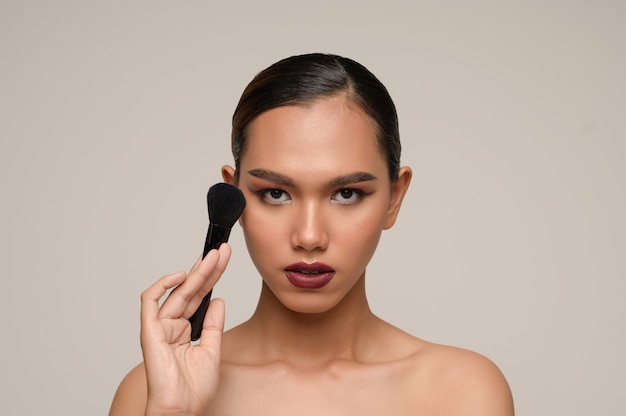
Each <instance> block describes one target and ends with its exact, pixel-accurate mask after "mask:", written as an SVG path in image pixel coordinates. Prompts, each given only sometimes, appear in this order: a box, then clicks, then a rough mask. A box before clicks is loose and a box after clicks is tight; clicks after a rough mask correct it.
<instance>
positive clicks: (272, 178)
mask: <svg viewBox="0 0 626 416" xmlns="http://www.w3.org/2000/svg"><path fill="white" fill-rule="evenodd" d="M248 174H249V175H251V176H254V177H255V178H259V179H263V180H266V181H268V182H273V183H275V184H277V185H282V186H290V187H293V186H295V182H294V181H293V179H291V178H290V177H289V176H286V175H283V174H281V173H278V172H274V171H271V170H267V169H251V170H249V171H248ZM376 179H378V178H376V176H374V175H372V174H371V173H368V172H353V173H349V174H347V175H342V176H338V177H336V178H334V179H332V180H331V181H330V182H329V183H328V185H329V187H338V186H346V185H352V184H355V183H359V182H367V181H374V180H376Z"/></svg>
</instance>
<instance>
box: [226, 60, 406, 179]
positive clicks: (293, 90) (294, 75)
mask: <svg viewBox="0 0 626 416" xmlns="http://www.w3.org/2000/svg"><path fill="white" fill-rule="evenodd" d="M341 94H344V95H345V96H346V98H347V99H348V101H349V102H350V103H352V104H354V105H356V106H357V107H358V108H359V109H361V110H362V111H363V112H364V113H365V114H367V115H368V116H369V117H370V118H371V119H372V120H373V121H374V122H375V124H376V127H377V138H378V143H379V146H380V149H381V152H382V153H383V155H384V156H385V159H386V161H387V166H388V169H389V177H390V179H391V180H392V181H395V180H396V178H397V175H398V170H399V168H400V134H399V130H398V117H397V113H396V109H395V105H394V103H393V101H392V100H391V97H390V96H389V93H388V92H387V89H386V88H385V86H384V85H383V84H382V83H381V82H380V81H379V80H378V79H377V78H376V77H375V76H374V74H372V73H371V72H370V71H369V70H367V68H365V67H364V66H363V65H361V64H359V63H357V62H355V61H353V60H351V59H348V58H343V57H340V56H336V55H327V54H307V55H299V56H293V57H290V58H286V59H283V60H281V61H279V62H277V63H275V64H273V65H272V66H270V67H268V68H267V69H265V70H263V71H262V72H260V73H259V74H258V75H257V76H256V77H255V78H254V79H253V80H252V82H250V84H248V86H247V88H246V89H245V90H244V92H243V94H242V96H241V99H240V101H239V104H238V105H237V108H236V110H235V113H234V115H233V130H232V151H233V156H234V159H235V169H236V172H237V174H238V172H239V165H240V159H241V157H242V156H243V154H244V153H245V151H246V139H247V134H248V126H249V125H250V123H251V122H252V121H253V120H254V119H256V118H257V117H258V116H259V115H260V114H262V113H264V112H266V111H268V110H271V109H274V108H277V107H282V106H287V105H296V106H306V105H309V104H311V103H312V102H313V101H315V100H317V99H320V98H324V97H331V96H335V95H341Z"/></svg>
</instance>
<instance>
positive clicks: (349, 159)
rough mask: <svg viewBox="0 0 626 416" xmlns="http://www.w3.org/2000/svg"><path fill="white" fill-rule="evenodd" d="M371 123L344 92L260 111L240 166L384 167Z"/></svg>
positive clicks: (289, 170)
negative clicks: (294, 104) (340, 94)
mask: <svg viewBox="0 0 626 416" xmlns="http://www.w3.org/2000/svg"><path fill="white" fill-rule="evenodd" d="M376 133H377V126H376V123H375V122H374V121H373V120H372V119H371V118H370V117H369V116H368V115H367V114H366V113H365V112H363V111H362V110H361V109H360V108H358V106H356V105H355V104H353V103H351V102H350V101H349V100H348V99H347V98H345V97H344V96H337V97H328V98H323V99H318V100H315V101H313V102H312V103H310V104H308V105H306V106H300V105H299V106H283V107H278V108H275V109H272V110H269V111H266V112H264V113H263V114H261V115H260V116H258V117H257V118H256V119H255V120H254V121H253V122H252V123H250V126H249V127H248V135H247V139H246V150H245V152H244V154H243V155H242V158H241V168H242V170H243V171H246V170H248V169H254V168H265V169H272V170H281V171H282V172H283V173H286V174H291V175H293V174H296V173H303V174H315V175H322V174H324V173H328V174H343V173H345V172H351V171H357V170H358V171H369V172H375V171H376V172H377V171H379V170H382V172H381V173H375V174H376V176H378V175H381V174H384V173H383V172H386V161H385V158H384V155H383V154H382V152H381V150H380V147H379V144H378V139H377V135H376Z"/></svg>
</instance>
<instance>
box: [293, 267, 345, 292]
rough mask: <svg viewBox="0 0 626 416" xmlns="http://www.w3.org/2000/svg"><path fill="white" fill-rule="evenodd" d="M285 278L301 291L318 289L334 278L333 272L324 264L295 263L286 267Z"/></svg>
mask: <svg viewBox="0 0 626 416" xmlns="http://www.w3.org/2000/svg"><path fill="white" fill-rule="evenodd" d="M284 272H285V276H286V277H287V279H288V280H289V282H291V284H292V285H294V286H296V287H298V288H301V289H319V288H321V287H324V286H326V285H327V284H328V283H329V282H330V281H331V280H332V278H333V277H334V276H335V270H334V269H333V268H332V267H330V266H328V265H326V264H324V263H319V262H315V263H304V262H300V263H295V264H292V265H290V266H287V267H286V268H285V270H284Z"/></svg>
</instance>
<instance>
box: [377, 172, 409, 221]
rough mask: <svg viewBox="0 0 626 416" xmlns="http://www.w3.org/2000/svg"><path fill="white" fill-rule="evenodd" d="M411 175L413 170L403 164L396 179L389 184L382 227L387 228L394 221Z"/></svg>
mask: <svg viewBox="0 0 626 416" xmlns="http://www.w3.org/2000/svg"><path fill="white" fill-rule="evenodd" d="M412 176H413V172H412V171H411V168H409V167H408V166H404V167H402V168H400V170H399V171H398V180H396V181H395V182H393V183H392V184H391V197H390V199H389V208H388V209H387V216H386V218H385V223H384V226H383V229H385V230H388V229H389V228H391V227H393V225H394V224H395V223H396V219H397V218H398V213H399V212H400V206H401V205H402V200H403V199H404V195H406V191H407V190H408V189H409V184H410V183H411V177H412Z"/></svg>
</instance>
